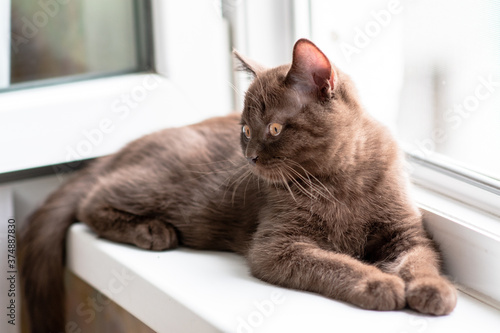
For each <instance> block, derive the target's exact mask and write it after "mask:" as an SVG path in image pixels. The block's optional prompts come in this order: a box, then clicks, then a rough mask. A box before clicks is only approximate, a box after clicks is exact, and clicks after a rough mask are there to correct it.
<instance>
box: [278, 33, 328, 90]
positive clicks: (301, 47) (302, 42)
mask: <svg viewBox="0 0 500 333" xmlns="http://www.w3.org/2000/svg"><path fill="white" fill-rule="evenodd" d="M336 79H337V78H336V73H335V70H334V69H333V67H332V64H331V63H330V60H328V58H327V57H326V56H325V54H324V53H323V52H321V50H320V49H319V48H318V47H317V46H316V45H314V44H313V43H312V42H311V41H310V40H307V39H304V38H302V39H299V40H298V41H297V42H296V43H295V46H294V47H293V61H292V66H291V67H290V70H289V72H288V74H287V78H286V80H287V81H288V82H290V83H292V84H293V85H297V86H299V87H300V88H302V89H303V90H304V89H305V90H309V91H317V92H319V93H320V94H321V95H326V96H330V92H331V91H332V90H333V89H334V88H335V83H336ZM326 96H325V97H326Z"/></svg>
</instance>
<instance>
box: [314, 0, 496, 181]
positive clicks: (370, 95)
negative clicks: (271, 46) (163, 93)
mask: <svg viewBox="0 0 500 333" xmlns="http://www.w3.org/2000/svg"><path fill="white" fill-rule="evenodd" d="M499 15H500V2H498V1H495V0H480V1H478V0H419V1H404V0H401V1H399V0H356V1H351V2H348V1H338V0H334V1H331V0H328V1H327V0H311V16H312V17H311V22H312V23H311V24H312V38H313V40H315V41H317V43H318V45H320V46H321V47H324V48H326V50H325V51H326V53H327V54H328V55H331V57H332V61H333V62H335V63H337V64H338V65H339V67H340V68H342V69H344V71H345V72H347V73H348V74H350V75H351V76H352V77H353V79H354V81H355V82H356V83H357V86H358V88H359V90H360V96H361V99H362V102H363V103H364V105H366V107H367V110H368V112H370V113H372V114H373V115H374V116H375V117H377V118H379V119H380V120H381V121H383V122H384V123H386V124H387V125H388V126H389V127H390V128H391V129H392V130H393V132H394V133H395V135H397V137H398V138H399V139H400V141H401V142H402V144H403V146H404V147H405V149H406V151H407V152H409V153H410V154H413V155H415V156H417V157H419V158H423V159H428V160H436V161H439V162H440V163H441V162H442V163H444V164H447V165H451V166H456V167H459V168H463V169H468V170H472V171H473V172H475V173H476V174H477V175H480V176H486V177H489V179H491V180H494V179H496V180H500V153H499V152H500V20H499V19H498V17H499Z"/></svg>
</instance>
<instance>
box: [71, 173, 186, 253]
mask: <svg viewBox="0 0 500 333" xmlns="http://www.w3.org/2000/svg"><path fill="white" fill-rule="evenodd" d="M150 178H151V177H149V178H148V177H143V175H142V176H141V173H140V172H137V173H136V172H127V173H123V174H116V175H111V176H107V177H106V178H103V179H101V180H99V181H98V182H97V183H96V184H95V185H94V187H93V188H92V189H91V190H90V192H89V193H88V195H87V196H86V197H85V198H84V200H83V201H82V203H81V204H80V207H79V210H78V214H77V215H78V216H77V217H78V219H79V220H80V221H82V222H84V223H86V224H87V225H89V226H90V227H91V229H93V230H94V231H95V232H96V233H97V234H98V235H99V236H101V237H104V238H107V239H110V240H112V241H116V242H122V243H129V244H134V245H136V246H138V247H140V248H144V249H150V250H165V249H171V248H175V247H177V246H178V243H179V242H178V236H177V232H176V230H175V228H174V226H173V225H172V224H170V223H168V222H166V221H165V220H166V219H165V216H164V214H163V215H162V214H161V213H159V211H161V209H162V207H161V204H159V202H160V201H161V198H159V195H160V194H158V193H155V192H154V191H153V190H152V189H154V188H155V185H157V184H150V181H151V180H150ZM153 180H154V179H153Z"/></svg>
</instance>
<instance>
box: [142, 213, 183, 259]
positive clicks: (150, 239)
mask: <svg viewBox="0 0 500 333" xmlns="http://www.w3.org/2000/svg"><path fill="white" fill-rule="evenodd" d="M134 244H135V245H137V246H138V247H140V248H143V249H147V250H155V251H159V250H166V249H173V248H175V247H177V246H178V245H179V242H178V240H177V234H176V233H175V229H174V227H173V226H172V225H171V224H165V223H163V222H160V221H158V220H151V221H148V222H144V223H141V224H139V225H137V226H136V228H135V237H134Z"/></svg>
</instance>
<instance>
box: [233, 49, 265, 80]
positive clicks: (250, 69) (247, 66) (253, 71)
mask: <svg viewBox="0 0 500 333" xmlns="http://www.w3.org/2000/svg"><path fill="white" fill-rule="evenodd" d="M233 54H234V57H235V58H236V59H237V60H238V61H239V63H240V66H238V67H237V70H240V71H245V72H247V73H248V74H250V75H252V76H253V77H256V76H259V74H260V73H262V72H264V71H265V70H266V69H265V68H264V67H262V66H261V65H259V64H258V63H256V62H255V61H253V60H251V59H248V58H247V57H245V56H243V55H241V54H240V53H238V51H236V50H233Z"/></svg>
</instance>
